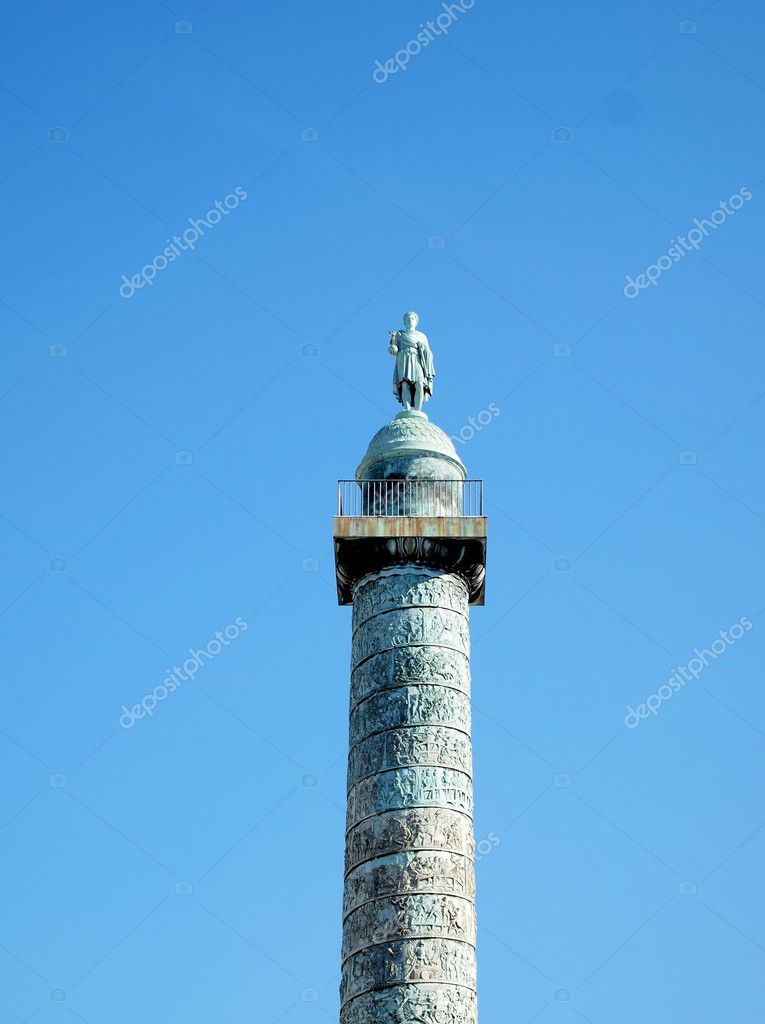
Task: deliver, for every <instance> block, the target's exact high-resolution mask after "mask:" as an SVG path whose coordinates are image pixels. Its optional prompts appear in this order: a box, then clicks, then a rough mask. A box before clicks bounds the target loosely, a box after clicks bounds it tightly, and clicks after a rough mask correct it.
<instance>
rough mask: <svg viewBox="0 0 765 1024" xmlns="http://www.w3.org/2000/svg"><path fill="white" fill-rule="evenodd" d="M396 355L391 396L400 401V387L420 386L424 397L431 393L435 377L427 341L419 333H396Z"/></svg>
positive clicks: (431, 354) (431, 355)
mask: <svg viewBox="0 0 765 1024" xmlns="http://www.w3.org/2000/svg"><path fill="white" fill-rule="evenodd" d="M396 345H397V347H398V353H397V355H396V364H395V366H394V367H393V394H394V395H396V397H397V398H398V399H399V401H400V400H401V385H402V384H403V383H404V381H407V382H408V383H410V384H414V385H417V384H420V383H421V384H422V386H423V391H424V392H425V394H426V395H431V394H432V393H433V378H434V377H435V375H436V371H435V367H434V365H433V353H432V352H431V351H430V346H429V345H428V339H427V338H426V337H425V335H424V334H422V333H421V332H420V331H412V332H409V331H398V332H397V333H396Z"/></svg>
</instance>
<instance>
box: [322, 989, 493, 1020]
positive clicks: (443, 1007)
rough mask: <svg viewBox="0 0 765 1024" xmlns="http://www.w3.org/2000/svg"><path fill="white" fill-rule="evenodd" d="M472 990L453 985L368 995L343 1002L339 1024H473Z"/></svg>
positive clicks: (383, 990) (388, 990) (386, 990)
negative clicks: (420, 1023)
mask: <svg viewBox="0 0 765 1024" xmlns="http://www.w3.org/2000/svg"><path fill="white" fill-rule="evenodd" d="M477 1020H478V1007H477V1005H476V996H475V992H474V991H473V990H472V989H467V988H459V987H458V986H455V985H433V984H428V983H422V984H420V985H398V986H393V987H391V988H384V989H380V990H378V991H375V992H367V993H365V994H364V995H361V996H357V997H356V998H355V999H352V1000H350V1002H348V1003H346V1004H345V1006H344V1007H343V1009H342V1010H341V1012H340V1022H341V1024H413V1022H414V1021H416V1022H418V1024H419V1022H422V1024H476V1022H477Z"/></svg>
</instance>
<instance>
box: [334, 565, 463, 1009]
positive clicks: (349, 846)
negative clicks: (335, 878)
mask: <svg viewBox="0 0 765 1024" xmlns="http://www.w3.org/2000/svg"><path fill="white" fill-rule="evenodd" d="M469 596H470V594H469V589H468V585H467V583H466V581H465V580H464V578H462V577H461V576H460V575H458V574H455V573H449V572H439V571H438V570H436V569H433V568H428V567H426V566H421V565H420V566H418V565H400V566H393V567H391V568H387V569H381V570H379V571H376V572H372V573H370V574H368V575H366V576H364V577H362V578H361V579H359V580H358V582H357V583H356V584H355V585H354V587H353V642H352V666H351V668H352V675H351V701H350V704H351V711H350V752H349V758H348V819H347V827H348V831H347V838H346V875H345V896H344V905H343V951H342V956H343V971H342V984H341V999H342V1012H341V1021H342V1024H411V1022H414V1021H426V1022H430V1021H432V1022H434V1024H435V1022H449V1024H474V1022H475V1021H476V994H475V975H476V967H475V904H474V896H475V881H474V868H473V823H472V813H473V791H472V781H471V774H472V764H471V740H470V664H469V653H470V652H469V648H470V637H469V630H468V601H469Z"/></svg>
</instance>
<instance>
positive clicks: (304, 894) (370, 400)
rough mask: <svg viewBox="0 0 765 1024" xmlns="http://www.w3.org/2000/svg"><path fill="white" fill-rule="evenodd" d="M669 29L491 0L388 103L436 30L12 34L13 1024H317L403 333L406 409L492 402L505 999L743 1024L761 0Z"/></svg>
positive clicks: (3, 406)
mask: <svg viewBox="0 0 765 1024" xmlns="http://www.w3.org/2000/svg"><path fill="white" fill-rule="evenodd" d="M679 4H680V0H673V2H672V3H669V2H663V0H647V2H646V3H643V4H639V5H637V4H627V3H623V2H616V3H614V2H606V0H601V2H595V0H591V2H586V3H584V4H579V5H571V4H568V3H562V2H550V0H541V2H539V3H536V4H528V5H523V6H522V7H520V8H518V7H517V6H516V5H510V4H507V3H505V2H503V0H476V2H475V3H474V5H473V6H472V8H470V9H469V10H465V11H463V12H462V13H460V14H459V15H456V16H454V19H453V22H452V23H451V25H450V26H449V29H448V33H447V34H440V35H437V36H435V37H434V38H433V39H432V40H431V41H430V43H429V45H427V46H425V47H424V48H423V49H422V50H421V52H420V53H419V54H416V55H412V57H411V59H410V60H409V62H408V63H407V64H405V66H404V67H402V68H400V69H397V70H396V71H395V73H393V74H391V75H390V76H389V77H388V78H387V80H385V81H380V82H375V81H374V80H373V78H372V74H373V72H374V70H375V67H377V66H378V65H377V64H376V61H380V62H382V64H383V66H385V62H386V61H388V60H390V59H391V58H393V57H394V55H395V54H396V53H397V51H400V50H402V49H403V48H405V47H406V46H407V43H408V42H409V41H410V40H413V39H415V38H416V36H417V33H418V31H420V25H421V24H422V23H423V22H425V21H426V20H427V19H433V18H435V17H436V16H437V15H438V14H439V12H441V11H442V8H441V6H440V4H438V3H436V2H433V3H427V2H426V0H417V2H412V0H389V2H388V3H385V4H380V3H371V2H368V0H356V2H351V0H324V2H322V3H316V2H315V0H314V2H307V0H291V2H290V3H289V4H263V3H260V2H256V3H249V4H248V3H244V2H227V0H208V2H207V3H204V4H203V5H202V6H201V7H197V6H195V5H194V4H192V5H191V6H188V7H185V8H180V7H176V6H175V5H174V3H164V2H159V0H152V2H138V3H135V4H129V5H121V6H114V5H108V4H97V3H84V2H83V3H76V4H73V5H72V4H70V5H58V4H51V3H47V4H45V3H38V2H35V0H30V2H29V3H27V4H24V5H18V6H16V7H14V8H11V7H6V10H5V11H4V13H3V28H4V31H3V33H2V39H0V52H2V58H3V59H2V73H1V74H0V86H1V88H0V111H1V112H2V116H3V119H4V124H5V126H6V127H5V131H4V135H3V143H4V145H3V147H2V152H1V153H0V204H2V216H3V227H4V237H5V244H4V245H3V247H2V251H0V334H1V336H2V381H3V385H2V389H1V390H2V398H0V418H1V419H2V429H3V432H4V435H5V438H6V444H5V445H4V448H3V464H2V474H3V479H4V482H5V487H4V488H3V497H2V501H1V502H0V540H1V541H2V545H3V563H4V566H5V571H4V572H3V574H2V578H1V579H0V608H1V609H2V615H1V616H0V626H1V627H2V629H3V632H4V640H3V644H4V651H5V655H4V677H5V680H6V701H5V714H4V721H3V724H2V731H1V732H0V756H1V757H2V778H3V786H2V791H1V797H2V806H1V807H0V812H1V813H0V843H1V844H2V846H1V848H2V865H3V867H2V877H3V881H4V883H5V884H4V888H5V896H6V898H5V900H4V909H3V912H2V917H1V918H0V972H1V976H2V990H3V993H4V995H3V1003H4V1006H3V1019H4V1020H8V1021H9V1022H10V1024H22V1022H24V1021H29V1020H31V1021H33V1022H34V1024H48V1022H61V1021H64V1020H70V1021H75V1020H81V1021H85V1022H86V1024H128V1022H131V1024H132V1022H134V1021H136V1020H140V1021H142V1022H146V1024H152V1022H155V1021H156V1022H160V1021H161V1022H162V1024H166V1022H168V1021H183V1022H184V1024H209V1021H211V1020H215V1021H221V1022H224V1021H225V1022H231V1024H236V1022H240V1021H241V1022H244V1021H251V1020H253V1019H254V1020H257V1021H259V1022H263V1024H276V1022H277V1021H284V1022H286V1024H314V1022H317V1024H318V1022H321V1021H324V1020H326V1019H327V1018H331V1019H335V1020H336V1019H337V1010H338V998H337V982H338V967H339V951H340V898H341V869H342V842H343V813H344V812H343V804H344V770H345V764H344V761H345V748H346V729H347V725H346V708H347V690H348V660H349V650H350V612H349V611H348V610H347V609H339V608H338V607H337V606H336V600H335V590H334V576H333V564H332V545H331V516H332V512H333V508H334V501H335V494H334V485H335V481H336V479H337V478H338V477H350V476H352V474H353V470H354V469H355V467H356V465H357V463H358V461H359V459H360V457H361V455H362V454H363V452H364V450H365V448H366V445H367V443H368V441H369V439H370V437H371V436H372V434H373V433H374V432H375V431H376V430H377V429H378V428H379V427H380V426H381V425H382V424H383V423H384V422H385V421H386V420H387V419H388V418H390V416H392V415H393V414H394V413H395V412H396V406H395V404H394V402H393V399H392V396H391V394H390V373H391V364H390V357H389V356H388V355H387V352H386V349H387V331H388V330H389V329H390V328H393V327H396V326H398V324H399V319H400V316H401V314H402V313H403V312H404V310H406V309H410V308H414V309H416V310H418V312H419V313H420V316H421V326H422V329H423V330H425V331H426V332H427V334H428V335H429V338H430V342H431V346H432V348H433V352H434V356H435V362H436V371H437V376H436V382H435V384H436V388H435V394H434V397H433V399H432V401H431V402H430V403H429V405H428V413H429V415H430V417H431V418H432V419H433V420H434V421H435V422H437V423H438V424H439V425H440V426H442V427H443V428H444V429H445V430H446V431H447V432H448V433H450V434H455V435H456V434H457V433H458V432H459V431H460V430H463V431H464V428H465V425H466V424H468V423H469V419H468V418H469V417H470V416H472V417H477V416H478V415H479V413H480V412H481V411H482V410H486V409H488V408H489V407H490V405H491V403H494V405H495V406H496V408H498V409H499V414H496V415H493V416H492V418H491V421H490V422H489V423H487V425H486V426H485V427H483V429H481V430H480V431H477V432H476V433H475V435H474V436H473V437H472V438H471V439H470V440H469V441H468V442H467V443H464V444H461V445H460V446H459V447H460V455H461V456H462V458H463V459H464V461H465V463H466V464H467V466H468V470H469V474H470V475H471V476H473V477H483V478H484V479H485V481H486V495H487V501H488V513H489V516H490V523H489V528H490V545H489V571H488V584H487V602H486V607H485V608H481V609H476V610H475V612H474V613H473V617H472V629H473V638H474V655H473V675H474V698H475V703H474V741H475V767H476V783H477V798H476V804H477V811H476V834H477V838H478V839H479V841H480V840H486V839H487V837H489V836H490V835H494V836H496V837H498V839H499V842H498V845H497V844H494V843H493V842H492V844H491V851H490V852H488V853H487V854H486V856H484V857H483V858H482V859H481V861H480V862H479V863H478V865H477V876H478V911H479V930H480V940H479V999H480V1007H481V1015H482V1019H483V1020H484V1021H487V1022H488V1021H499V1020H501V1021H508V1022H513V1024H526V1022H530V1021H532V1020H533V1021H536V1022H538V1024H560V1022H561V1021H563V1022H564V1024H568V1022H570V1024H577V1022H578V1021H581V1020H584V1021H587V1022H590V1024H632V1022H634V1021H636V1020H648V1019H650V1020H651V1021H653V1022H655V1024H669V1022H673V1024H674V1022H676V1021H679V1020H694V1021H696V1022H697V1024H712V1022H715V1024H716V1022H718V1021H720V1020H723V1019H732V1020H736V1021H737V1024H749V1022H754V1021H755V1020H759V1019H761V978H762V971H763V966H764V963H765V926H764V925H763V921H765V904H764V903H763V895H762V887H761V884H759V883H760V878H759V875H760V872H759V871H758V865H761V863H762V859H763V854H764V853H765V848H764V844H765V829H763V824H764V823H763V807H762V801H761V798H760V794H759V786H758V784H757V780H758V779H760V778H761V776H762V769H763V751H764V750H765V747H764V746H763V744H764V743H765V703H764V702H763V691H762V686H761V681H762V668H761V666H762V663H763V656H764V655H765V640H763V636H764V635H765V616H763V614H762V611H763V606H765V593H764V592H763V587H762V580H763V578H764V577H765V558H764V556H763V543H762V542H763V524H764V523H765V491H764V489H763V482H762V481H763V476H764V474H763V470H764V469H765V466H763V453H762V444H761V443H760V438H761V437H762V435H763V427H764V426H765V424H764V423H763V417H764V416H765V402H764V401H763V396H765V385H763V370H764V369H765V365H764V360H763V347H762V346H763V341H762V338H763V321H764V318H763V311H764V308H765V288H764V287H763V281H762V269H761V268H762V265H761V262H760V260H759V256H760V251H761V240H762V235H763V229H765V215H764V214H763V209H764V206H763V203H764V200H763V189H764V188H765V151H764V148H763V144H762V137H761V135H762V133H761V131H760V130H759V126H760V125H761V123H762V116H763V94H764V92H765V76H763V72H762V62H761V55H762V54H761V51H762V37H763V30H764V29H765V10H763V8H762V6H761V5H759V4H756V3H754V2H753V0H713V2H709V0H685V2H684V3H683V5H682V6H679ZM410 49H415V47H411V48H410ZM402 63H403V62H402ZM389 66H390V65H389ZM237 188H239V189H242V190H244V191H245V192H246V194H247V196H246V199H243V200H241V201H239V202H238V204H236V205H235V206H234V208H232V209H230V210H228V211H227V212H226V213H225V215H223V214H221V216H220V218H219V223H216V224H214V225H211V226H210V227H208V228H206V229H205V230H204V231H203V232H202V233H201V236H200V237H199V238H198V239H197V240H196V243H195V246H194V248H193V250H189V251H183V250H180V249H179V251H178V253H176V258H174V259H173V260H172V262H169V263H168V264H167V266H165V267H163V268H162V269H158V270H157V272H156V274H155V279H154V280H153V282H152V284H151V285H150V286H149V285H144V286H143V287H142V288H140V289H139V288H136V289H135V292H134V294H132V296H131V297H129V298H123V297H121V295H120V292H119V288H120V283H121V282H122V281H123V280H124V278H123V275H125V277H126V278H127V279H128V280H129V279H131V278H133V277H134V275H136V274H141V273H142V268H144V267H146V266H149V265H150V264H152V261H154V259H155V257H156V256H158V255H160V254H162V252H163V249H164V248H165V246H166V245H168V242H167V241H166V240H167V239H171V238H172V236H174V235H180V236H182V233H183V232H184V231H185V230H187V229H188V228H189V218H192V219H198V218H202V217H205V216H206V214H207V212H208V211H209V210H211V209H214V208H215V202H216V200H218V201H221V202H222V201H223V200H224V199H225V197H227V196H230V195H232V194H234V193H235V190H236V189H237ZM741 189H746V190H748V191H749V192H750V193H751V199H747V200H746V202H745V203H744V204H743V205H742V206H740V208H739V209H737V210H733V212H731V213H730V214H725V216H724V217H723V219H722V221H721V222H720V223H719V224H714V225H713V226H712V227H707V228H706V232H705V233H703V237H702V239H701V240H700V241H699V242H698V244H697V246H696V248H692V247H690V246H689V247H688V250H686V251H684V252H683V254H682V255H681V256H679V257H678V258H677V259H676V260H675V261H674V262H671V265H667V261H666V258H665V259H664V261H663V264H664V265H663V266H661V267H660V265H659V260H660V258H662V257H666V254H667V253H668V251H669V249H670V247H671V246H672V244H673V240H675V239H677V238H678V236H679V235H682V236H683V237H687V236H688V232H689V231H691V230H693V228H694V226H695V223H694V222H695V220H696V219H698V220H699V221H702V222H703V221H704V219H708V218H710V216H711V214H712V213H713V211H718V210H720V206H719V204H720V202H721V201H725V202H728V200H729V198H730V197H731V196H734V195H735V194H737V193H739V194H740V193H741ZM216 219H217V218H215V217H213V218H212V220H216ZM717 219H718V220H719V219H720V218H719V215H718V217H717ZM697 230H700V229H697ZM691 237H693V236H691ZM159 262H160V263H161V261H159ZM652 266H653V267H655V268H657V269H660V270H661V273H660V274H659V273H657V270H654V271H652V272H651V273H652V276H653V277H654V278H655V284H653V285H651V284H648V285H647V287H645V288H644V289H642V290H640V291H639V294H638V295H637V296H636V297H635V298H633V299H629V298H627V297H626V296H625V293H624V287H625V283H626V280H627V276H628V275H630V276H631V277H633V278H637V277H638V275H641V274H644V273H646V272H648V271H649V268H651V267H652ZM149 276H151V275H149ZM137 280H139V281H142V280H143V279H142V278H138V279H137ZM645 280H646V281H647V279H645ZM485 418H486V417H484V419H485ZM465 433H467V434H468V435H469V434H470V431H466V432H465ZM237 617H241V619H243V620H244V621H245V622H246V623H247V627H248V628H247V629H246V630H243V631H241V632H240V633H239V635H238V636H237V637H236V639H235V640H232V641H231V642H230V643H229V644H227V645H226V646H225V647H223V648H222V649H221V652H220V653H219V654H218V655H217V656H216V657H215V658H214V660H212V661H211V662H209V664H205V665H204V667H203V668H202V669H201V670H200V671H199V673H198V675H197V678H196V681H194V682H187V683H186V684H185V685H183V686H181V687H180V688H179V689H177V690H176V691H175V692H173V693H171V694H170V695H169V696H168V698H167V699H166V700H165V701H163V702H162V703H161V704H160V705H158V706H157V708H156V709H155V713H154V715H153V717H151V718H150V719H143V720H140V721H138V722H136V723H135V724H134V726H133V727H132V728H131V729H124V728H121V727H120V724H119V716H120V708H121V706H122V705H123V704H125V705H127V706H131V705H132V704H134V703H135V702H136V701H139V700H140V699H141V698H142V696H143V695H144V694H146V693H148V692H150V691H151V690H152V689H153V688H154V687H155V686H156V685H157V684H160V683H162V681H163V679H164V678H165V677H166V674H167V672H168V670H169V669H170V668H172V666H173V665H176V664H180V663H181V662H182V660H183V659H184V658H185V657H188V654H187V652H188V649H189V647H200V646H204V645H206V644H207V643H208V642H209V641H210V640H211V639H212V638H214V636H215V632H216V630H218V631H221V630H224V629H225V627H226V626H230V625H231V624H233V623H235V621H236V619H237ZM742 617H746V618H747V620H748V621H749V622H751V623H752V628H751V629H750V630H747V631H746V632H745V633H744V635H743V636H741V637H740V639H737V640H735V642H733V643H731V644H730V645H725V649H724V652H723V653H720V654H719V655H718V656H717V657H715V658H709V657H707V659H706V660H707V661H708V665H706V666H705V667H704V669H703V671H702V672H700V673H699V676H698V679H697V680H695V681H691V682H689V683H688V684H687V685H686V686H683V687H682V688H680V689H677V690H674V691H672V696H671V699H666V700H664V701H663V702H659V703H658V705H657V699H654V701H653V704H654V706H655V707H656V714H655V715H649V716H648V717H647V718H645V719H642V720H640V722H639V726H638V727H636V728H633V729H630V728H627V727H626V726H625V724H624V716H625V708H626V705H628V704H629V705H632V706H638V705H639V704H640V703H641V702H645V701H646V699H647V698H648V697H649V696H650V695H652V694H656V693H658V691H659V688H660V687H662V686H665V685H666V684H667V680H668V679H669V678H670V676H671V675H672V673H673V672H674V670H675V668H676V667H677V666H687V665H688V663H689V661H690V659H692V658H693V657H694V656H695V655H694V649H695V648H697V647H698V648H704V647H709V646H710V645H711V643H712V641H714V640H716V639H719V636H720V631H721V630H728V629H729V627H730V626H731V625H732V624H734V623H738V622H739V620H741V618H742ZM666 692H667V691H665V693H666Z"/></svg>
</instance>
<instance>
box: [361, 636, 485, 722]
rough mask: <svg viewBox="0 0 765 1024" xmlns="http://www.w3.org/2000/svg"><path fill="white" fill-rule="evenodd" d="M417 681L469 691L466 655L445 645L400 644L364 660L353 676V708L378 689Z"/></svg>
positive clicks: (468, 666) (468, 669) (464, 691)
mask: <svg viewBox="0 0 765 1024" xmlns="http://www.w3.org/2000/svg"><path fill="white" fill-rule="evenodd" d="M416 683H439V684H440V685H442V686H450V687H452V688H453V689H455V690H462V692H463V693H469V692H470V662H469V661H468V658H467V655H466V654H463V653H461V652H459V651H452V650H450V649H449V648H444V647H400V648H398V649H397V650H387V651H382V652H381V653H380V654H375V655H373V656H372V657H371V658H369V659H368V660H367V661H364V662H362V663H361V665H359V666H358V667H357V668H355V669H354V670H353V673H352V675H351V708H354V707H355V706H356V705H357V704H358V703H359V701H361V700H364V699H365V698H367V697H369V696H370V695H371V694H373V693H377V692H378V691H383V690H389V689H392V688H393V687H397V686H406V685H408V684H416Z"/></svg>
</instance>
